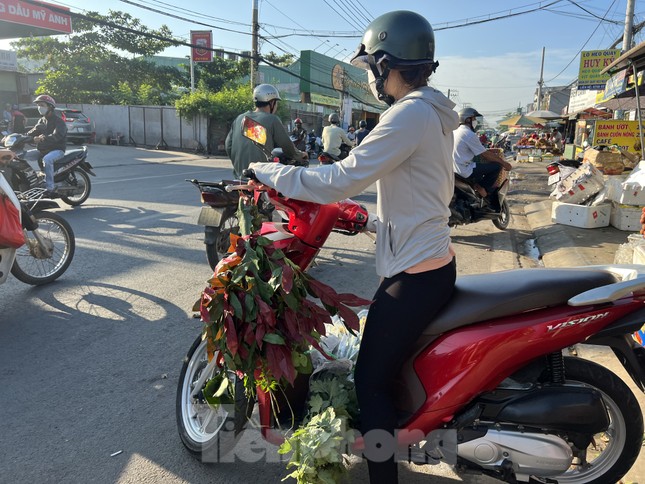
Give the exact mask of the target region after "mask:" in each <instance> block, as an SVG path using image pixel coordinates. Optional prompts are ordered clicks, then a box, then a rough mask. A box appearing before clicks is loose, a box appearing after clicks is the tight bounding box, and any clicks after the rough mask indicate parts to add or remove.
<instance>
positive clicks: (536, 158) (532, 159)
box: [529, 155, 542, 162]
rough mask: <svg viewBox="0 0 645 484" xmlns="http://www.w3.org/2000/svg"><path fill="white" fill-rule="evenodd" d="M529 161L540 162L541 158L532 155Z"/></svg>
mask: <svg viewBox="0 0 645 484" xmlns="http://www.w3.org/2000/svg"><path fill="white" fill-rule="evenodd" d="M529 161H530V162H535V161H542V157H541V156H534V155H531V156H529Z"/></svg>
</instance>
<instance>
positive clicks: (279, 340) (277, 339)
mask: <svg viewBox="0 0 645 484" xmlns="http://www.w3.org/2000/svg"><path fill="white" fill-rule="evenodd" d="M262 340H263V341H265V342H267V343H271V344H274V345H283V344H285V340H284V338H283V337H282V336H280V335H279V334H278V333H267V334H265V335H264V337H263V338H262Z"/></svg>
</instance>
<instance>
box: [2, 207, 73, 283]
mask: <svg viewBox="0 0 645 484" xmlns="http://www.w3.org/2000/svg"><path fill="white" fill-rule="evenodd" d="M33 216H34V217H35V218H36V221H37V222H38V228H37V229H36V230H37V231H38V233H39V235H40V236H41V237H42V238H43V239H44V243H45V246H44V247H43V246H42V245H41V244H40V243H39V241H38V239H37V238H36V236H35V235H34V233H33V232H27V233H26V243H25V244H24V245H23V246H22V247H20V248H18V249H17V250H16V259H15V261H14V263H13V266H12V267H11V273H12V274H13V275H14V276H15V278H16V279H18V280H19V281H22V282H24V283H25V284H32V285H34V286H39V285H41V284H46V283H48V282H52V281H54V280H56V279H58V277H60V276H61V275H62V274H63V273H64V272H65V271H66V270H67V268H68V267H69V264H70V263H71V262H72V258H73V257H74V250H75V248H76V240H75V239H74V232H73V231H72V227H71V226H70V225H69V223H68V222H67V221H66V220H65V219H64V218H63V217H61V216H60V215H58V214H55V213H50V212H46V211H40V212H34V213H33Z"/></svg>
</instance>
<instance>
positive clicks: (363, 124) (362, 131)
mask: <svg viewBox="0 0 645 484" xmlns="http://www.w3.org/2000/svg"><path fill="white" fill-rule="evenodd" d="M369 132H370V130H369V129H367V121H365V120H364V119H363V120H361V121H360V122H359V123H358V131H356V146H359V145H360V144H361V141H363V138H365V136H367V133H369Z"/></svg>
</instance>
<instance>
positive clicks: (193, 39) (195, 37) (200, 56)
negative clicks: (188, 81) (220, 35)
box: [190, 30, 213, 62]
mask: <svg viewBox="0 0 645 484" xmlns="http://www.w3.org/2000/svg"><path fill="white" fill-rule="evenodd" d="M190 43H191V44H193V45H198V46H199V47H193V49H192V50H193V54H192V55H193V62H212V61H213V50H212V49H213V33H212V32H211V31H210V30H191V31H190Z"/></svg>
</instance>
